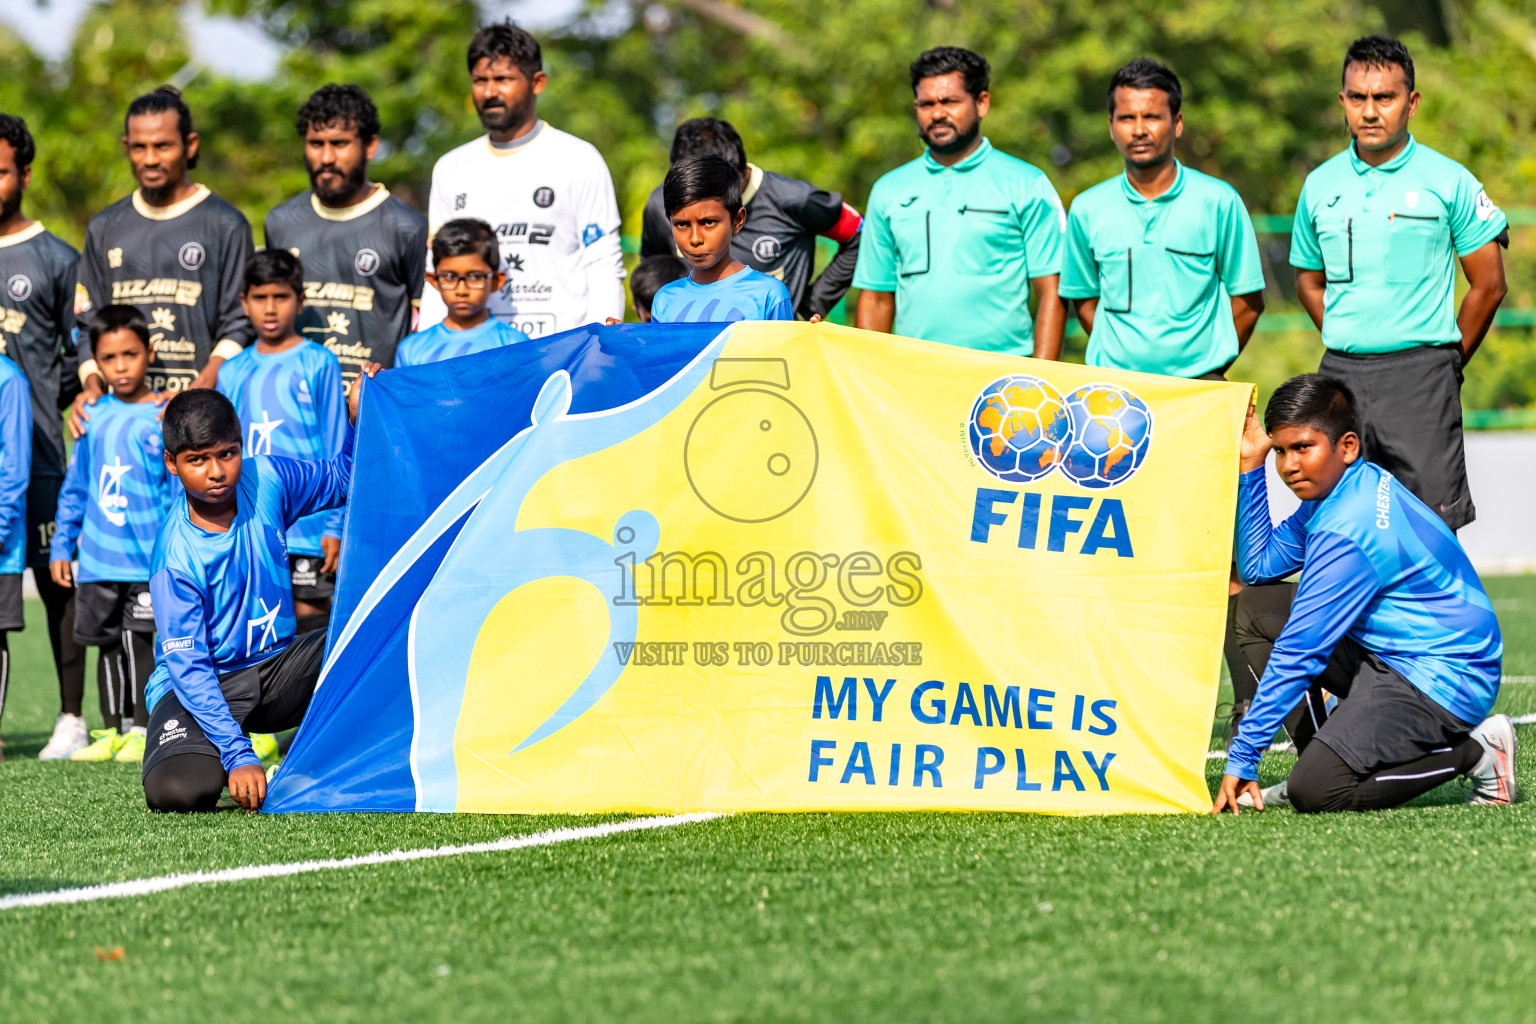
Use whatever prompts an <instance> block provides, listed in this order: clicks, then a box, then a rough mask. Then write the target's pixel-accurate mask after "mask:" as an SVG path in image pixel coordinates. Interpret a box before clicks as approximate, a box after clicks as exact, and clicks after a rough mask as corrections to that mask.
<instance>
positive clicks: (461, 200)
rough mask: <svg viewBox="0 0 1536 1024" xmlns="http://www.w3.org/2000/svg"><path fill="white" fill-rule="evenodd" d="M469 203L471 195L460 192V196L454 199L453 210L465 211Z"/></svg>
mask: <svg viewBox="0 0 1536 1024" xmlns="http://www.w3.org/2000/svg"><path fill="white" fill-rule="evenodd" d="M467 202H469V193H468V192H460V193H459V194H458V195H456V196H454V197H453V208H454V209H455V210H462V209H464V204H465V203H467Z"/></svg>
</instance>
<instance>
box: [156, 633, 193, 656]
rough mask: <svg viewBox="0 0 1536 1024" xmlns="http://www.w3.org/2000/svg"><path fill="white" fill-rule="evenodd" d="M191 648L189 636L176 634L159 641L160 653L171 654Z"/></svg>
mask: <svg viewBox="0 0 1536 1024" xmlns="http://www.w3.org/2000/svg"><path fill="white" fill-rule="evenodd" d="M191 649H192V638H191V637H189V636H178V637H173V638H172V639H170V640H162V641H160V653H162V654H172V653H174V652H176V651H190V650H191Z"/></svg>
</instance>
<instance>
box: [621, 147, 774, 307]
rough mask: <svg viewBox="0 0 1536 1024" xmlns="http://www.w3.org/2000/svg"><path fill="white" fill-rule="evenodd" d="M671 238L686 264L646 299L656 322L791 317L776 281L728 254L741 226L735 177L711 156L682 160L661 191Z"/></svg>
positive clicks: (738, 185)
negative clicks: (683, 274) (684, 269)
mask: <svg viewBox="0 0 1536 1024" xmlns="http://www.w3.org/2000/svg"><path fill="white" fill-rule="evenodd" d="M661 192H662V201H663V202H664V203H665V204H666V208H667V217H668V218H669V219H670V220H671V221H672V237H673V240H674V241H675V242H676V243H677V248H678V251H679V252H681V253H682V255H683V259H684V260H686V261H687V263H688V266H689V274H688V276H687V277H683V278H679V279H678V280H676V281H673V282H672V283H671V284H668V285H663V286H662V287H661V288H660V289H658V290H657V292H656V296H655V298H653V299H652V300H651V319H652V321H653V322H655V323H659V324H669V323H670V324H691V323H730V322H733V321H737V320H793V319H794V318H795V305H794V303H793V302H792V301H790V297H789V289H788V288H786V287H784V283H783V282H782V281H778V280H775V279H774V278H771V277H769V276H768V275H767V274H764V273H760V272H759V271H756V270H753V269H752V268H751V267H748V266H747V265H746V264H745V263H742V262H741V261H740V260H737V259H735V258H734V257H732V256H731V236H732V235H734V234H736V233H737V232H738V231H740V230H741V227H742V225H743V224H744V223H745V222H746V217H747V214H746V210H745V208H744V207H743V206H742V202H741V174H740V173H739V172H738V171H737V170H736V169H735V168H734V167H732V166H731V165H730V164H729V163H727V162H726V161H725V160H723V159H721V158H720V157H717V156H702V157H693V158H690V159H688V160H680V161H678V162H677V163H676V164H673V165H672V169H671V170H670V171H668V172H667V177H666V180H665V181H664V182H663V183H662V186H661Z"/></svg>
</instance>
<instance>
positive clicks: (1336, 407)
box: [1264, 373, 1360, 445]
mask: <svg viewBox="0 0 1536 1024" xmlns="http://www.w3.org/2000/svg"><path fill="white" fill-rule="evenodd" d="M1281 427H1311V428H1313V429H1314V430H1321V431H1322V432H1323V433H1324V434H1327V435H1328V443H1329V444H1335V445H1336V444H1338V443H1339V438H1341V437H1343V436H1344V435H1345V434H1355V435H1356V436H1358V435H1359V433H1360V413H1359V406H1358V405H1357V404H1356V403H1355V393H1354V392H1353V391H1351V390H1349V385H1348V384H1345V383H1344V382H1343V381H1341V380H1339V379H1337V378H1335V377H1327V376H1324V375H1323V374H1321V373H1303V374H1302V375H1301V376H1299V377H1292V378H1291V379H1290V380H1288V381H1286V382H1285V383H1284V384H1281V385H1280V386H1279V387H1277V388H1275V393H1274V394H1272V395H1270V396H1269V404H1268V405H1266V406H1265V407H1264V429H1265V430H1266V431H1268V432H1269V433H1271V434H1273V433H1274V432H1275V431H1276V430H1279V429H1280V428H1281Z"/></svg>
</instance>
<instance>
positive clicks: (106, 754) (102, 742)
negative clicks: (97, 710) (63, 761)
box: [69, 729, 127, 761]
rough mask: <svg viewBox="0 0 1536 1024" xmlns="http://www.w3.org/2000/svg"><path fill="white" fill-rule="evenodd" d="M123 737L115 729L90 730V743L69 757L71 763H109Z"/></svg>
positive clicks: (120, 744) (121, 743)
mask: <svg viewBox="0 0 1536 1024" xmlns="http://www.w3.org/2000/svg"><path fill="white" fill-rule="evenodd" d="M126 738H127V737H125V736H124V735H123V734H122V733H120V732H118V731H117V730H116V729H92V730H91V743H90V745H89V746H85V747H81V748H80V749H79V750H77V751H75V752H74V753H73V754H70V755H69V759H70V760H71V761H110V760H112V758H113V757H115V756H116V755H117V748H118V747H121V746H122V745H123V740H125V739H126Z"/></svg>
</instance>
